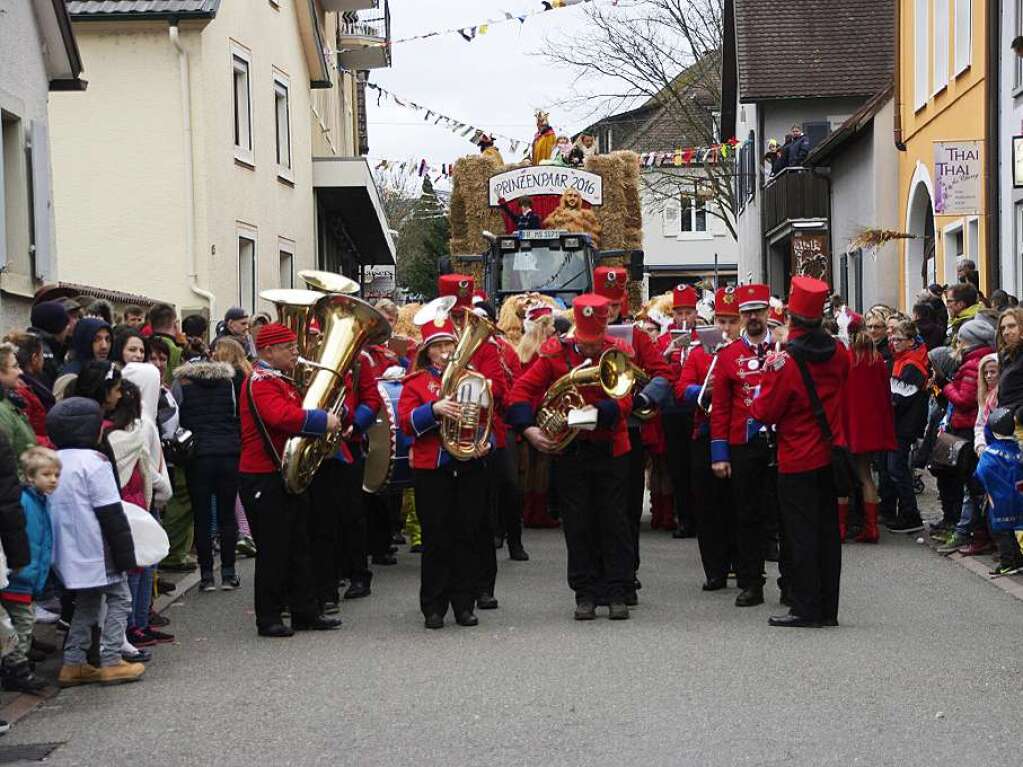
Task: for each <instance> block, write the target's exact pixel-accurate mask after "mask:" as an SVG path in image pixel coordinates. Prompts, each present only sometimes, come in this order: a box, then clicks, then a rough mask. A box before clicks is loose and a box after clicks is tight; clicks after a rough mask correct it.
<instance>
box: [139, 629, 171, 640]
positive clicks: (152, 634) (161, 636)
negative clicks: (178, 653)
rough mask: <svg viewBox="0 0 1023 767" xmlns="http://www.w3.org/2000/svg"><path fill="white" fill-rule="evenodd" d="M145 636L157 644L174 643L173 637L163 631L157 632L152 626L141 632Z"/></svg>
mask: <svg viewBox="0 0 1023 767" xmlns="http://www.w3.org/2000/svg"><path fill="white" fill-rule="evenodd" d="M142 633H143V634H144V635H145V636H147V637H149V638H150V639H152V640H155V641H156V643H157V644H170V643H171V642H173V641H174V635H173V634H168V633H166V632H164V631H157V630H156V629H154V628H153V627H152V626H150V627H149V628H147V629H145V630H144V631H143V632H142Z"/></svg>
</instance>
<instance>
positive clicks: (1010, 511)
mask: <svg viewBox="0 0 1023 767" xmlns="http://www.w3.org/2000/svg"><path fill="white" fill-rule="evenodd" d="M1016 428H1017V424H1016V421H1015V419H1014V418H1013V415H1012V411H1011V410H1009V409H1007V408H996V409H995V410H992V411H991V415H990V417H989V418H988V422H987V426H986V427H985V431H986V432H987V448H986V449H985V450H984V452H983V453H982V454H981V456H980V460H979V461H978V464H977V472H976V479H977V482H978V483H979V484H980V486H981V487H982V488H983V490H984V492H985V493H986V494H987V496H988V498H990V499H991V506H990V508H989V510H988V523H989V524H990V526H991V531H992V532H993V533H994V536H995V543H996V545H997V546H998V559H999V564H998V566H997V567H995V568H994V569H993V570H992V571H991V573H990V574H991V575H1014V574H1015V573H1018V572H1019V571H1020V570H1021V569H1023V552H1021V551H1020V545H1019V542H1018V541H1017V539H1016V531H1017V530H1023V495H1021V494H1020V492H1019V490H1018V488H1019V486H1020V483H1021V482H1023V455H1021V453H1020V445H1019V442H1017V441H1016V439H1015V436H1014V432H1015V430H1016Z"/></svg>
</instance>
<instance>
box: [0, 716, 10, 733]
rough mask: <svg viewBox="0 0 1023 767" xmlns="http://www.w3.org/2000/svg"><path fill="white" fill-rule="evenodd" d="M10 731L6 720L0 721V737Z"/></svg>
mask: <svg viewBox="0 0 1023 767" xmlns="http://www.w3.org/2000/svg"><path fill="white" fill-rule="evenodd" d="M10 731H11V723H10V722H8V721H7V720H6V719H0V735H6V734H7V733H9V732H10Z"/></svg>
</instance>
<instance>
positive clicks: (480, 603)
mask: <svg viewBox="0 0 1023 767" xmlns="http://www.w3.org/2000/svg"><path fill="white" fill-rule="evenodd" d="M476 607H478V608H479V609H480V610H496V609H497V597H495V596H494V595H493V594H480V595H479V597H477V598H476Z"/></svg>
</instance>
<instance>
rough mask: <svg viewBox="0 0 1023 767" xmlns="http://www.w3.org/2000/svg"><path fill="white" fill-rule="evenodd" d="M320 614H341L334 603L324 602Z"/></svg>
mask: <svg viewBox="0 0 1023 767" xmlns="http://www.w3.org/2000/svg"><path fill="white" fill-rule="evenodd" d="M320 612H321V613H323V614H324V615H337V614H338V613H340V612H341V606H340V605H339V604H338V603H337V602H334V601H330V602H324V603H323V606H322V607H320Z"/></svg>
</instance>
